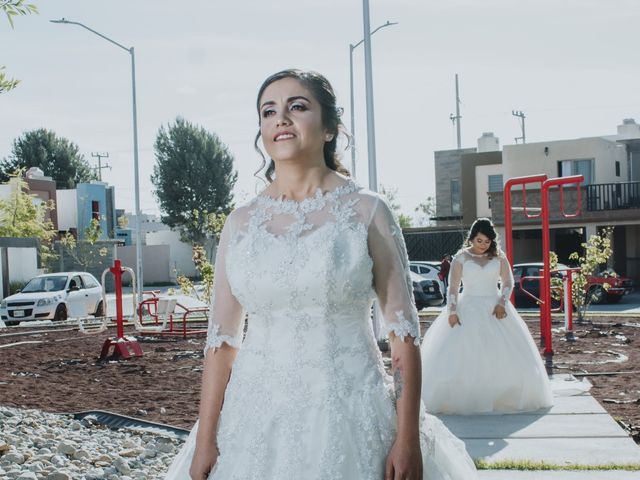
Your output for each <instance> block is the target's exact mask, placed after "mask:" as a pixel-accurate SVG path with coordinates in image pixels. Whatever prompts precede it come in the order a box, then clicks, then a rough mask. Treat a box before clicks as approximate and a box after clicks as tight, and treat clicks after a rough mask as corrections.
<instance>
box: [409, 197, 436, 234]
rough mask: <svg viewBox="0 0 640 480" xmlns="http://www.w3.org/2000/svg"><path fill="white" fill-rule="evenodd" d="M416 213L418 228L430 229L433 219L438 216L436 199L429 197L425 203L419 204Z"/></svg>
mask: <svg viewBox="0 0 640 480" xmlns="http://www.w3.org/2000/svg"><path fill="white" fill-rule="evenodd" d="M414 211H415V212H416V214H417V215H416V223H417V225H416V226H420V227H423V226H424V227H428V226H429V225H430V224H431V217H433V216H434V215H435V214H436V199H435V198H433V197H427V198H426V199H425V201H424V202H422V203H421V204H419V205H418V206H417V207H416V208H415V209H414Z"/></svg>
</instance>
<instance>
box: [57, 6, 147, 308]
mask: <svg viewBox="0 0 640 480" xmlns="http://www.w3.org/2000/svg"><path fill="white" fill-rule="evenodd" d="M50 21H51V23H66V24H68V25H78V26H79V27H82V28H84V29H85V30H89V31H90V32H91V33H94V34H96V35H98V36H99V37H101V38H104V39H105V40H106V41H107V42H109V43H112V44H113V45H115V46H116V47H120V48H121V49H123V50H125V51H126V52H128V53H129V55H131V92H132V100H133V172H134V183H135V185H134V187H135V204H136V284H137V287H138V288H137V290H138V291H137V292H136V293H137V294H138V302H141V301H142V285H143V278H142V232H141V229H140V223H141V218H140V217H141V215H140V175H139V171H138V113H137V109H136V56H135V52H134V49H133V47H131V48H127V47H125V46H124V45H121V44H120V43H118V42H116V41H115V40H112V39H110V38H109V37H107V36H105V35H102V34H101V33H100V32H96V31H95V30H93V29H92V28H89V27H87V26H86V25H83V24H82V23H79V22H72V21H70V20H66V19H64V18H62V19H60V20H50Z"/></svg>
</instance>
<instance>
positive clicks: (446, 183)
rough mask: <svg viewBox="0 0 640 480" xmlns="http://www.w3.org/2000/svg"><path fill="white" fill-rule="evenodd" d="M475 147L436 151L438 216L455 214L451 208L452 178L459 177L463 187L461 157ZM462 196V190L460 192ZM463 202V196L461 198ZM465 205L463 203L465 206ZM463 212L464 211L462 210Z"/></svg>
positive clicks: (472, 150) (471, 151)
mask: <svg viewBox="0 0 640 480" xmlns="http://www.w3.org/2000/svg"><path fill="white" fill-rule="evenodd" d="M475 151H476V149H475V148H465V149H461V150H441V151H437V152H434V164H435V174H436V216H437V217H448V216H452V215H454V214H453V212H452V210H451V180H453V179H456V178H457V179H459V180H460V184H461V185H460V188H461V189H462V168H461V157H462V155H463V154H465V153H474V152H475ZM460 195H461V197H462V192H461V193H460ZM461 202H462V198H461ZM463 207H464V205H461V208H463ZM460 214H462V212H460Z"/></svg>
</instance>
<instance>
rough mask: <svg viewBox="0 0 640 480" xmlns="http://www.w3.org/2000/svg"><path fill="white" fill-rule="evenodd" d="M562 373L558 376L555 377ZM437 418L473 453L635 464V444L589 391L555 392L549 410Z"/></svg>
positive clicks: (639, 457)
mask: <svg viewBox="0 0 640 480" xmlns="http://www.w3.org/2000/svg"><path fill="white" fill-rule="evenodd" d="M566 377H567V375H557V376H556V377H555V380H556V381H559V380H561V379H562V378H566ZM440 418H441V419H442V421H443V422H444V423H445V424H446V425H447V427H449V429H450V430H451V431H452V432H453V433H454V434H455V435H456V436H458V437H459V438H460V439H462V440H463V441H464V442H465V444H466V446H467V451H468V452H469V454H470V455H471V456H472V457H473V458H483V459H485V460H486V461H488V462H492V461H501V460H531V461H543V462H546V463H550V464H559V465H571V464H576V465H607V464H611V463H616V464H623V463H633V464H638V465H639V466H640V447H639V446H638V445H636V444H635V442H634V441H633V440H632V439H631V438H630V437H629V436H628V435H627V433H626V432H625V431H624V430H623V429H622V428H621V427H620V426H619V425H618V424H617V423H616V422H615V420H613V418H611V416H610V415H609V414H608V413H607V412H606V410H605V409H604V408H602V406H600V404H599V403H598V402H597V401H596V400H595V399H594V398H593V397H592V396H591V395H589V394H588V393H585V394H580V395H576V396H568V397H556V398H555V404H554V406H553V407H552V408H550V409H545V410H540V411H537V412H530V413H519V414H512V415H468V416H459V415H452V416H448V415H443V416H440ZM480 478H481V479H483V480H485V479H496V480H502V479H522V480H529V479H531V480H533V479H541V480H546V479H563V480H564V479H566V480H572V479H574V478H575V479H582V478H584V479H592V478H593V479H596V478H597V479H602V480H609V479H610V480H615V479H620V480H626V479H634V480H638V479H640V470H639V471H636V472H624V471H590V472H585V471H580V472H567V471H557V472H544V471H538V472H535V471H529V472H519V471H484V472H481V476H480Z"/></svg>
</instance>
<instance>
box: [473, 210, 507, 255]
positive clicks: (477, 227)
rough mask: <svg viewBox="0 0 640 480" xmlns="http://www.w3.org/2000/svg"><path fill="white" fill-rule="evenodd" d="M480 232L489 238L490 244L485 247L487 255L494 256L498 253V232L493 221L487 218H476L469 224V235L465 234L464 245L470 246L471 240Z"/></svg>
mask: <svg viewBox="0 0 640 480" xmlns="http://www.w3.org/2000/svg"><path fill="white" fill-rule="evenodd" d="M479 233H481V234H483V235H484V236H485V237H487V238H488V239H489V240H491V246H490V247H489V248H488V249H487V255H489V256H490V257H496V256H498V254H499V249H498V234H497V232H496V229H495V227H494V226H493V223H491V220H489V219H488V218H478V219H477V220H476V221H475V222H473V225H471V230H469V235H467V240H466V242H465V246H466V247H469V246H471V241H472V240H473V239H474V238H476V237H477V236H478V234H479Z"/></svg>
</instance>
